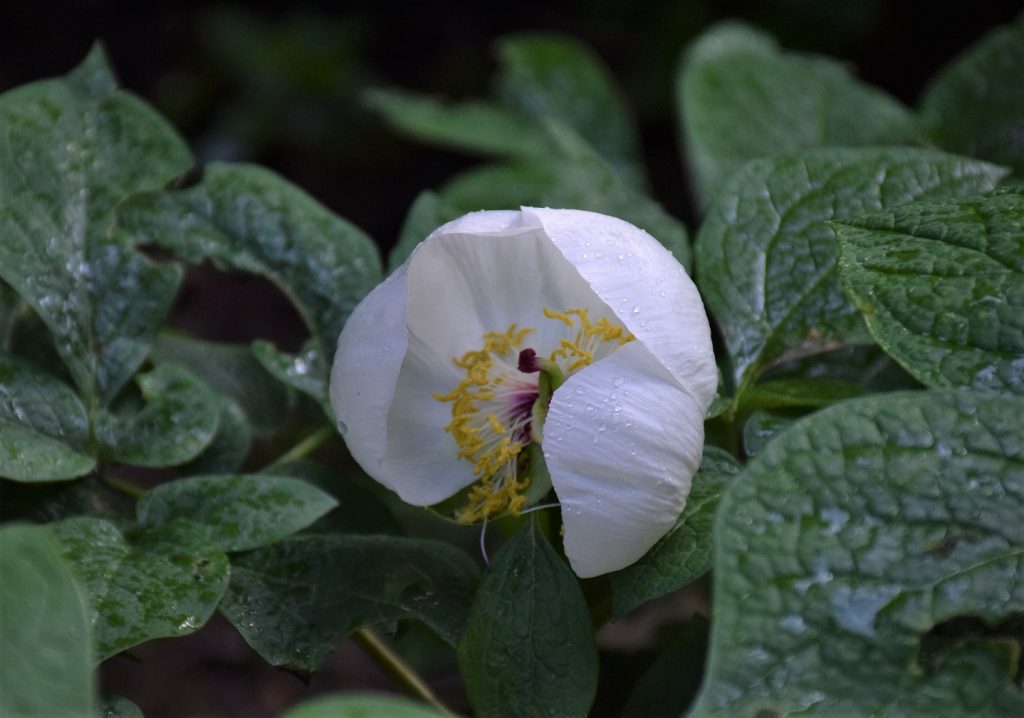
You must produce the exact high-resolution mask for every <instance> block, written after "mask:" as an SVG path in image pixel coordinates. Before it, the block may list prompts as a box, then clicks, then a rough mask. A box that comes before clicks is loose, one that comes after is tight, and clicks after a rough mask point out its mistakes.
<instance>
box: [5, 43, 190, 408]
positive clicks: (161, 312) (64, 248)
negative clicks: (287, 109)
mask: <svg viewBox="0 0 1024 718" xmlns="http://www.w3.org/2000/svg"><path fill="white" fill-rule="evenodd" d="M0 127H3V128H4V131H3V136H2V137H0V158H2V159H0V278H2V279H3V280H4V281H5V282H7V283H8V284H10V285H11V286H13V287H14V288H15V289H16V290H17V292H18V293H19V294H20V295H21V297H22V298H23V299H24V300H25V301H26V302H28V303H29V304H30V305H31V306H32V308H33V309H34V310H35V311H36V312H37V313H38V315H39V316H40V317H41V318H42V320H43V321H44V322H45V323H46V326H47V327H48V328H49V330H50V332H51V333H52V334H53V337H54V342H55V346H56V349H57V351H58V352H59V354H60V356H61V358H62V359H63V360H64V362H65V363H66V364H67V367H68V369H69V370H70V372H71V375H72V377H73V378H74V381H75V384H77V386H78V388H79V390H80V392H81V394H82V396H83V398H84V399H85V402H86V407H87V408H88V409H89V410H90V412H91V411H92V410H93V409H95V408H97V407H98V406H100V405H102V404H105V403H106V402H108V401H109V400H110V399H111V398H113V396H114V395H115V394H116V393H117V391H118V390H119V389H120V388H121V386H122V385H123V384H124V383H125V382H126V381H127V380H128V378H129V377H130V376H131V375H132V374H133V373H134V372H135V370H136V369H137V368H138V366H139V364H140V363H141V362H142V361H143V359H144V358H145V356H146V352H147V351H148V348H149V343H150V341H151V339H152V337H153V335H154V333H155V332H156V330H157V328H158V326H159V325H160V323H161V322H162V321H163V318H164V317H165V315H166V313H167V310H168V309H169V308H170V304H171V302H172V300H173V298H174V294H175V292H176V290H177V287H178V282H179V280H180V276H181V272H180V270H179V269H178V268H177V267H175V266H173V265H157V264H154V263H153V262H151V261H149V260H148V259H146V258H145V257H144V256H143V255H141V254H139V253H138V252H137V251H135V249H134V248H133V246H132V243H133V241H134V239H135V238H134V237H133V236H132V235H131V234H125V233H122V232H113V231H112V230H113V226H114V209H115V207H116V206H117V205H118V204H119V203H120V202H121V201H122V200H124V199H125V198H126V197H128V196H129V195H131V194H133V193H136V192H141V191H147V190H158V189H160V188H162V187H164V186H165V185H167V184H168V183H169V182H170V181H171V180H173V179H174V178H176V177H178V176H180V175H182V174H183V173H184V172H185V171H186V170H187V169H188V168H189V166H190V165H191V158H190V156H189V153H188V150H187V148H186V147H185V145H184V143H183V142H182V141H181V139H180V138H179V137H178V136H177V135H176V134H175V133H174V131H173V130H172V129H171V127H170V126H169V125H167V123H165V122H164V121H163V120H162V119H161V118H160V117H159V116H158V115H157V114H156V113H155V112H154V111H153V110H152V109H150V108H149V107H148V106H146V105H145V104H144V103H142V102H141V101H140V100H138V99H137V98H135V97H134V96H132V95H130V94H128V93H126V92H123V91H121V90H119V89H118V88H117V85H116V82H115V81H114V78H113V76H112V75H111V73H110V70H109V68H108V67H107V64H106V61H105V59H104V57H103V53H102V51H101V50H99V49H98V48H97V49H94V50H93V52H92V53H90V55H89V56H88V57H87V58H86V59H85V60H84V61H83V63H82V64H81V65H80V66H79V67H77V68H76V69H75V70H74V71H72V72H71V73H70V74H69V75H67V76H66V77H64V78H60V79H55V80H44V81H41V82H35V83H32V84H30V85H25V86H23V87H19V88H16V89H14V90H11V91H9V92H6V93H4V94H3V95H2V96H0Z"/></svg>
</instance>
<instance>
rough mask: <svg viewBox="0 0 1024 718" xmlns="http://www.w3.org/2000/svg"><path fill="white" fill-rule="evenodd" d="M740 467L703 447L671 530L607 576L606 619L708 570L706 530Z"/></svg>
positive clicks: (726, 455) (718, 451)
mask: <svg viewBox="0 0 1024 718" xmlns="http://www.w3.org/2000/svg"><path fill="white" fill-rule="evenodd" d="M739 470H740V465H739V463H738V462H737V461H736V459H734V458H733V457H732V455H731V454H729V453H728V452H726V451H723V450H722V449H719V448H716V447H714V446H705V447H704V456H703V458H702V459H701V463H700V469H698V471H697V474H696V475H695V476H694V477H693V486H692V488H691V490H690V495H689V497H688V498H687V500H686V507H685V508H684V509H683V513H682V514H681V515H680V516H679V520H678V521H677V522H676V525H675V526H673V527H672V528H671V529H669V531H668V533H666V534H665V535H664V536H663V537H662V538H661V539H660V540H659V541H658V543H656V544H654V546H653V547H652V548H651V550H650V551H648V552H647V553H646V554H644V556H643V557H641V558H640V560H639V561H637V562H636V563H634V564H632V565H630V566H627V567H626V568H624V569H622V570H621V571H615V572H614V573H611V574H609V575H608V578H609V580H610V581H611V587H612V620H618V619H620V618H622V617H623V616H625V615H626V614H628V613H632V612H633V611H635V610H636V609H637V608H639V607H640V606H641V605H643V604H645V603H647V602H648V601H650V600H653V599H655V598H658V597H660V596H664V595H666V594H668V593H671V592H672V591H675V590H676V589H679V588H682V587H683V586H685V585H687V584H689V583H693V582H694V581H696V580H697V579H698V578H700V577H701V576H703V575H704V574H705V573H707V572H708V570H709V569H710V568H711V525H712V520H713V518H714V515H715V508H716V507H717V506H718V499H719V498H720V497H721V495H722V491H723V490H724V489H725V487H726V485H728V483H729V481H731V480H732V478H733V476H735V475H736V474H737V473H739Z"/></svg>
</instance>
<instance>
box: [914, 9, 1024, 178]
mask: <svg viewBox="0 0 1024 718" xmlns="http://www.w3.org/2000/svg"><path fill="white" fill-rule="evenodd" d="M1021 77H1024V15H1022V16H1020V17H1019V18H1018V19H1017V20H1016V22H1014V23H1013V24H1011V25H1007V26H1005V27H1000V28H997V29H995V30H993V31H991V32H990V33H988V34H987V35H986V36H985V37H983V38H982V39H981V40H979V41H978V42H977V43H976V44H975V45H974V46H972V47H970V48H969V49H968V50H967V51H965V52H964V53H963V54H962V55H961V56H960V57H958V58H956V59H955V60H953V61H952V62H951V63H950V64H949V65H947V66H946V67H945V68H943V69H942V70H941V71H940V72H939V74H938V75H937V76H936V77H935V79H934V80H933V81H932V82H931V83H930V84H929V85H928V87H927V88H926V89H925V92H924V96H923V98H922V100H921V119H922V123H923V124H924V125H925V127H926V128H927V129H928V130H929V131H930V133H931V135H932V137H933V138H934V139H935V141H936V142H937V143H938V144H939V146H940V147H944V148H945V149H948V150H950V151H952V152H961V153H963V154H965V155H971V156H972V157H980V158H982V159H986V160H990V161H992V162H998V163H999V164H1004V165H1009V166H1011V167H1013V168H1014V170H1016V172H1017V173H1021V172H1024V142H1022V141H1021V134H1022V133H1024V83H1022V82H1021Z"/></svg>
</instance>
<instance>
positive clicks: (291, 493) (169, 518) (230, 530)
mask: <svg viewBox="0 0 1024 718" xmlns="http://www.w3.org/2000/svg"><path fill="white" fill-rule="evenodd" d="M336 504H337V502H336V501H335V500H334V499H333V498H331V497H330V496H328V495H327V494H325V493H324V492H323V491H321V490H320V489H318V488H316V487H315V486H312V485H311V484H309V483H307V482H305V481H302V480H300V479H293V478H289V477H285V476H270V475H267V474H236V475H226V476H193V477H190V478H187V479H178V480H177V481H171V482H169V483H166V484H161V485H160V486H157V487H156V488H155V489H152V490H150V491H147V492H146V494H145V495H144V496H143V497H142V498H141V499H139V503H138V520H139V523H140V524H141V525H142V526H143V527H144V528H145V529H146V530H147V531H152V532H153V533H156V534H160V535H161V537H162V538H163V537H166V536H173V537H175V538H176V539H177V543H178V544H179V545H183V546H188V545H192V546H201V547H204V548H215V549H217V550H219V551H228V552H230V551H247V550H249V549H253V548H258V547H260V546H265V545H266V544H269V543H273V542H274V541H278V540H280V539H282V538H284V537H286V536H289V535H291V534H293V533H295V532H296V531H299V530H301V529H304V528H306V527H307V526H309V525H310V524H312V523H313V522H314V521H316V520H317V519H318V518H320V517H321V516H323V515H324V514H325V513H327V512H328V511H330V510H331V509H332V508H334V506H335V505H336Z"/></svg>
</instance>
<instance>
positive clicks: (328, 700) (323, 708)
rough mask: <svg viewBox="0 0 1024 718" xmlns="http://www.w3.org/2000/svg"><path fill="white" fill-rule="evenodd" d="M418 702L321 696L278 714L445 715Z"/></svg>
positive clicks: (320, 717) (354, 717)
mask: <svg viewBox="0 0 1024 718" xmlns="http://www.w3.org/2000/svg"><path fill="white" fill-rule="evenodd" d="M450 715H451V714H450V713H439V712H438V711H436V710H434V709H433V708H427V707H425V706H423V705H422V704H419V703H413V702H412V701H408V700H404V699H401V698H391V697H389V696H359V695H345V696H323V697H321V698H314V699H313V700H311V701H306V702H305V703H300V704H299V705H298V706H297V707H295V708H292V709H291V710H289V711H288V712H287V713H285V714H284V715H283V716H281V718H445V716H450Z"/></svg>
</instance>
